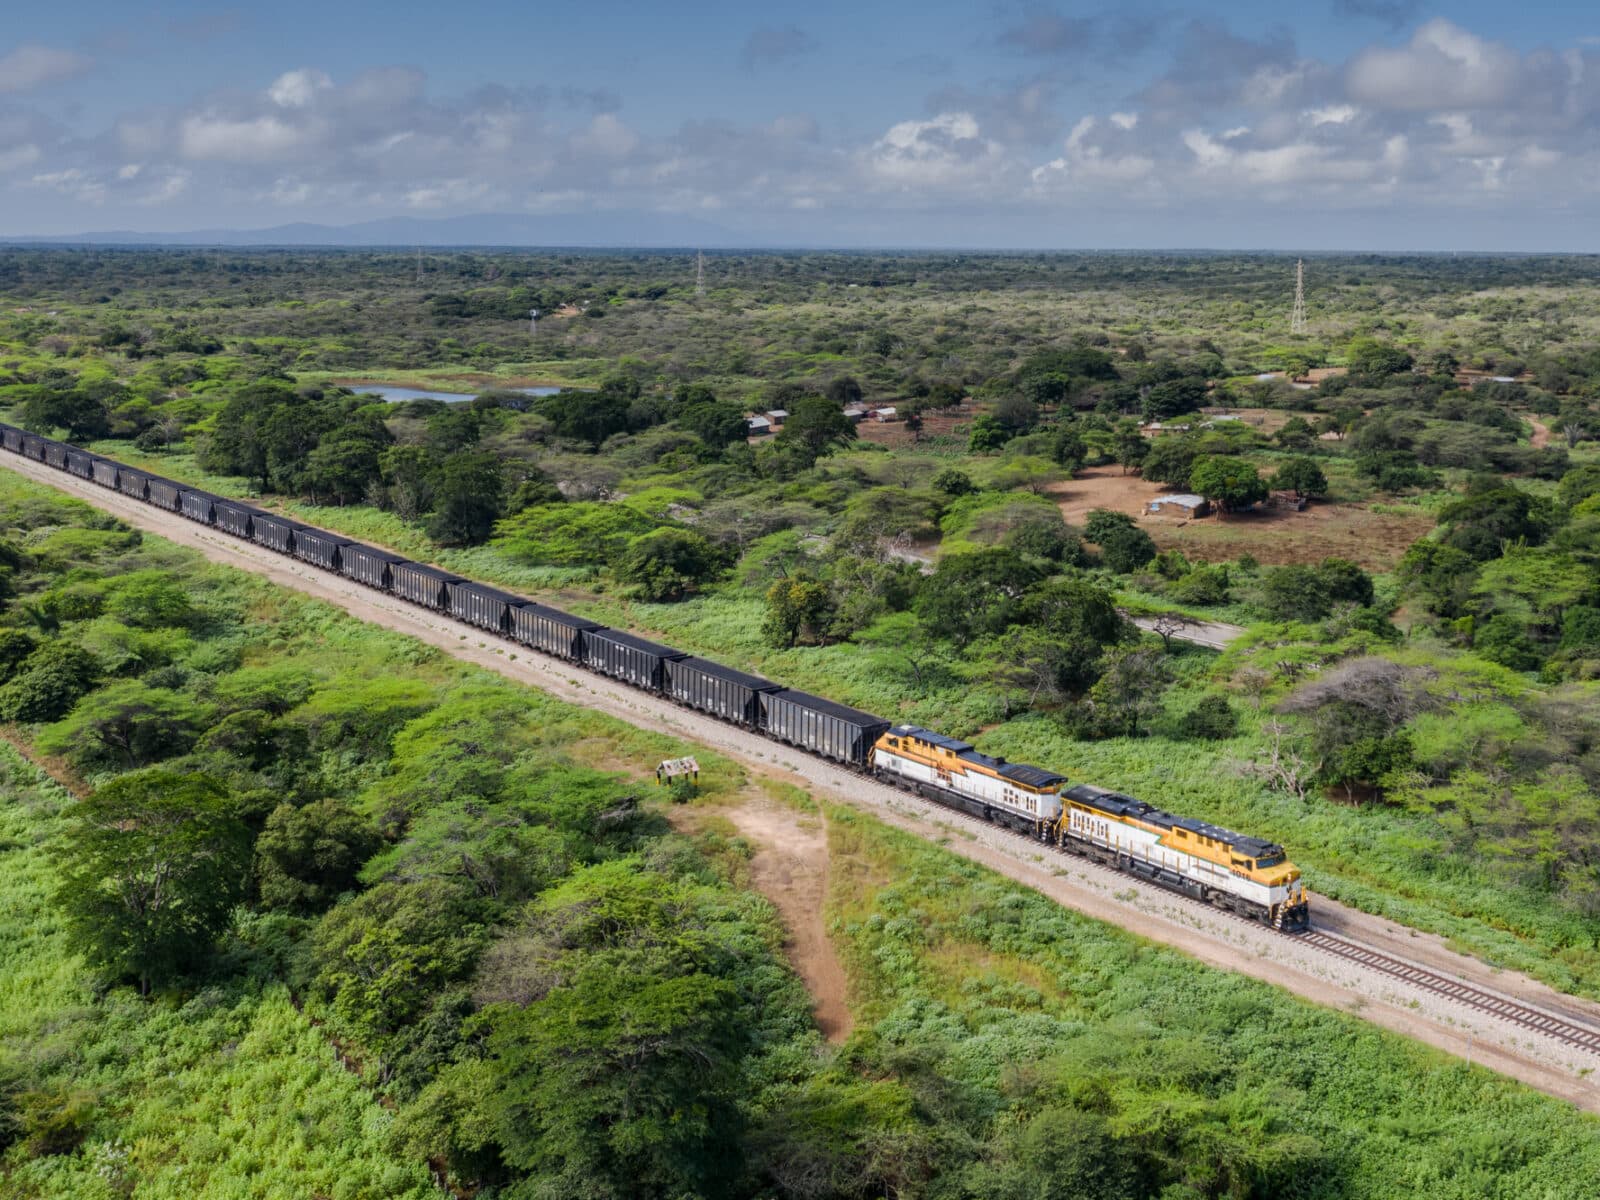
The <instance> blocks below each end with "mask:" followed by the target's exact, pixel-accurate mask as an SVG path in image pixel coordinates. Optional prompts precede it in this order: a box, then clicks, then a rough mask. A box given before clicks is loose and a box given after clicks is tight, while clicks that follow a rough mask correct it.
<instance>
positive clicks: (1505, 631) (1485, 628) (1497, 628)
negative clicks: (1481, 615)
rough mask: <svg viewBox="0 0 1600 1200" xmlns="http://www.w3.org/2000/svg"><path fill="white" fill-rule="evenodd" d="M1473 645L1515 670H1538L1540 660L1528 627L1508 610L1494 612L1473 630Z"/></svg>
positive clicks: (1487, 655)
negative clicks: (1505, 611)
mask: <svg viewBox="0 0 1600 1200" xmlns="http://www.w3.org/2000/svg"><path fill="white" fill-rule="evenodd" d="M1472 648H1473V649H1474V650H1476V651H1477V652H1478V653H1479V654H1481V655H1483V657H1485V658H1487V659H1488V660H1489V661H1490V662H1497V663H1499V664H1500V665H1501V666H1502V667H1510V668H1511V669H1512V670H1513V671H1533V670H1537V669H1538V666H1539V662H1540V658H1539V651H1538V649H1537V648H1536V647H1535V646H1534V644H1533V639H1531V638H1530V637H1529V636H1528V630H1527V628H1526V627H1525V626H1524V625H1523V624H1522V622H1521V621H1519V620H1517V619H1516V618H1515V617H1513V616H1511V615H1510V614H1509V613H1495V614H1494V615H1493V616H1492V617H1490V618H1489V619H1488V620H1487V621H1484V622H1482V623H1481V624H1479V625H1478V627H1477V628H1476V630H1474V632H1473V636H1472Z"/></svg>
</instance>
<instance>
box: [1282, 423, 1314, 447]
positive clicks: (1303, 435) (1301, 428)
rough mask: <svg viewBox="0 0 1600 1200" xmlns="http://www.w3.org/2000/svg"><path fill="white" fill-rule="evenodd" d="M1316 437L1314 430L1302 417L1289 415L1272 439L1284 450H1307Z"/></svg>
mask: <svg viewBox="0 0 1600 1200" xmlns="http://www.w3.org/2000/svg"><path fill="white" fill-rule="evenodd" d="M1316 437H1317V434H1316V431H1315V430H1314V429H1312V428H1311V423H1310V422H1309V421H1307V420H1306V419H1305V418H1304V417H1290V418H1289V419H1288V420H1287V421H1285V422H1284V423H1283V428H1282V429H1280V430H1278V432H1277V433H1276V434H1275V435H1274V440H1275V441H1276V442H1277V443H1278V445H1279V446H1281V447H1282V448H1283V449H1285V450H1309V449H1311V447H1312V444H1313V443H1314V442H1315V441H1316Z"/></svg>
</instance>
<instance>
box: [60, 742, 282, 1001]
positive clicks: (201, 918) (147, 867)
mask: <svg viewBox="0 0 1600 1200" xmlns="http://www.w3.org/2000/svg"><path fill="white" fill-rule="evenodd" d="M74 815H75V816H76V817H77V821H76V824H75V825H74V826H73V827H72V829H71V830H70V831H69V832H68V833H67V834H66V835H65V836H64V837H63V839H62V842H61V845H60V848H59V850H58V855H59V861H60V866H61V883H60V885H59V887H58V889H57V892H56V901H57V903H58V905H59V906H60V907H61V909H62V911H63V913H64V914H65V916H66V919H67V928H68V932H69V936H70V937H71V939H72V942H73V944H74V945H75V946H76V947H77V948H78V949H79V950H80V951H81V952H82V953H83V954H84V955H85V956H86V957H87V958H88V959H89V960H90V961H91V962H93V963H94V964H95V965H97V966H99V967H101V968H103V969H104V970H106V971H107V972H108V973H109V974H111V975H113V976H115V977H116V978H119V979H133V980H136V981H137V982H138V984H139V988H140V990H141V991H143V992H146V993H148V992H149V991H150V989H151V988H152V987H154V986H157V985H160V984H164V983H166V982H169V981H171V980H172V979H174V978H176V977H177V976H179V975H180V974H182V973H183V972H185V971H187V970H189V969H191V968H193V967H195V966H198V965H199V964H200V962H201V961H203V959H204V957H205V954H206V952H207V950H208V949H209V948H210V946H211V945H212V943H213V942H214V941H215V940H216V938H217V937H218V935H220V934H221V933H222V932H223V931H224V930H226V929H227V928H228V926H229V924H230V923H231V921H232V919H233V908H234V906H235V905H236V904H238V903H239V901H240V900H242V899H243V898H244V895H245V888H246V884H247V882H248V878H249V871H250V831H249V829H248V828H247V827H246V826H245V825H244V823H243V822H242V821H240V820H239V818H238V817H237V816H236V815H235V811H234V805H233V802H232V801H231V800H230V799H229V797H228V795H227V793H226V792H224V791H223V789H222V787H221V785H220V784H218V783H217V781H216V780H214V779H211V778H210V777H208V776H205V775H198V774H195V775H180V774H176V773H173V772H169V771H143V772H139V773H137V774H133V775H124V776H122V777H121V778H120V779H117V780H114V781H113V782H111V783H109V784H107V785H106V786H105V787H103V788H101V789H100V790H99V791H98V792H96V793H94V795H92V796H90V797H89V798H88V799H87V800H85V801H83V802H82V803H81V804H79V805H78V806H77V809H76V811H75V814H74Z"/></svg>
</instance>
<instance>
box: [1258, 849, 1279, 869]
mask: <svg viewBox="0 0 1600 1200" xmlns="http://www.w3.org/2000/svg"><path fill="white" fill-rule="evenodd" d="M1282 861H1283V851H1282V850H1279V849H1276V848H1274V849H1272V850H1269V851H1267V852H1266V853H1265V854H1263V855H1262V856H1261V857H1260V858H1258V859H1256V866H1257V867H1275V866H1277V865H1278V864H1279V863H1281V862H1282Z"/></svg>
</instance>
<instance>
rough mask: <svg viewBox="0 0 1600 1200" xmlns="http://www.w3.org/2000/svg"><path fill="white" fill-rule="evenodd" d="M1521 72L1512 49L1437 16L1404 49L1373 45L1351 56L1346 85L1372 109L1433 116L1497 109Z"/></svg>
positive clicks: (1512, 88) (1511, 92)
mask: <svg viewBox="0 0 1600 1200" xmlns="http://www.w3.org/2000/svg"><path fill="white" fill-rule="evenodd" d="M1520 72H1521V60H1520V59H1519V58H1518V56H1517V54H1516V52H1515V51H1513V50H1511V49H1509V48H1508V47H1506V46H1502V45H1500V44H1499V43H1497V42H1490V41H1485V40H1484V39H1483V38H1480V37H1478V36H1476V35H1475V34H1471V33H1468V32H1467V31H1466V30H1465V29H1462V28H1461V27H1460V26H1459V25H1455V24H1453V23H1452V22H1450V21H1447V20H1445V19H1444V18H1442V17H1440V18H1437V19H1435V20H1432V21H1429V22H1428V23H1427V24H1426V25H1424V26H1422V27H1421V28H1420V29H1418V30H1417V32H1416V33H1415V34H1414V35H1413V36H1412V38H1411V42H1410V44H1409V45H1407V46H1405V47H1404V48H1403V49H1398V50H1395V49H1389V48H1387V47H1372V48H1370V49H1368V50H1364V51H1362V52H1361V53H1360V54H1358V55H1356V57H1355V58H1354V59H1352V60H1351V62H1350V65H1349V67H1348V68H1347V70H1346V72H1345V84H1346V87H1347V89H1348V91H1349V94H1350V96H1351V97H1352V98H1353V99H1355V100H1358V101H1360V102H1361V103H1363V104H1367V105H1371V106H1372V107H1374V108H1384V109H1393V110H1396V111H1400V112H1430V111H1432V112H1436V111H1439V110H1441V109H1461V108H1493V107H1497V106H1499V105H1501V104H1503V103H1504V102H1505V101H1507V100H1508V99H1510V98H1511V97H1512V96H1513V95H1514V94H1515V91H1516V88H1517V84H1518V76H1519V74H1520Z"/></svg>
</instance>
